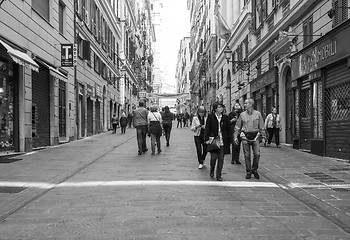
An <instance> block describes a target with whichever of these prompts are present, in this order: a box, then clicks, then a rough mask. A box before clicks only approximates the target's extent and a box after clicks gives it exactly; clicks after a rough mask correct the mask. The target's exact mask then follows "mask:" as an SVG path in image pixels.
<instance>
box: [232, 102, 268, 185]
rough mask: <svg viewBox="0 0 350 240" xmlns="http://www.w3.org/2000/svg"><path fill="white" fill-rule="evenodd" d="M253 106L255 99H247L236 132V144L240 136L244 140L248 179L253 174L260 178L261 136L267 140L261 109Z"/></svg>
mask: <svg viewBox="0 0 350 240" xmlns="http://www.w3.org/2000/svg"><path fill="white" fill-rule="evenodd" d="M253 106H254V100H253V99H247V100H245V102H244V107H245V109H246V111H244V112H242V113H241V114H240V115H239V118H238V120H237V123H236V126H235V133H234V141H235V144H237V145H238V144H239V140H238V137H240V138H241V140H242V145H243V152H244V159H245V165H246V172H247V175H246V179H250V178H251V176H252V174H253V175H254V177H255V178H256V179H259V174H258V168H259V159H260V146H259V143H260V141H259V137H263V141H265V140H264V139H265V125H264V120H263V117H262V115H261V113H260V112H259V111H256V110H254V108H253ZM251 151H253V164H252V162H251Z"/></svg>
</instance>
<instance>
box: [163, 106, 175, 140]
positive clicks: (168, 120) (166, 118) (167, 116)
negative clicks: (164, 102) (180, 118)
mask: <svg viewBox="0 0 350 240" xmlns="http://www.w3.org/2000/svg"><path fill="white" fill-rule="evenodd" d="M161 115H162V120H163V129H164V134H165V141H166V146H167V147H169V145H170V133H171V128H172V125H173V120H174V114H173V113H172V112H170V109H169V107H168V106H165V107H164V111H163V113H162V114H161Z"/></svg>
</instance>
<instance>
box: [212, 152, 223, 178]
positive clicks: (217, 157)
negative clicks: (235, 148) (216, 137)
mask: <svg viewBox="0 0 350 240" xmlns="http://www.w3.org/2000/svg"><path fill="white" fill-rule="evenodd" d="M224 156H225V155H224V146H221V147H220V150H219V151H212V152H210V175H211V176H214V170H215V165H216V160H217V162H218V165H217V167H216V178H218V177H221V172H222V168H223V166H224Z"/></svg>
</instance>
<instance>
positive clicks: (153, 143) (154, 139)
mask: <svg viewBox="0 0 350 240" xmlns="http://www.w3.org/2000/svg"><path fill="white" fill-rule="evenodd" d="M156 144H157V149H158V153H159V152H160V151H161V147H160V136H156V135H155V134H151V149H152V153H154V152H155V151H156Z"/></svg>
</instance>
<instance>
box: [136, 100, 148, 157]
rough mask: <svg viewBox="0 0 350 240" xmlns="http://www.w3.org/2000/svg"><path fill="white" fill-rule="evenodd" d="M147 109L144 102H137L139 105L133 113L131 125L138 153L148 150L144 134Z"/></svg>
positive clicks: (146, 125) (146, 126)
mask: <svg viewBox="0 0 350 240" xmlns="http://www.w3.org/2000/svg"><path fill="white" fill-rule="evenodd" d="M147 116H148V110H147V109H146V108H145V104H144V102H142V101H140V102H139V107H138V108H136V109H135V111H134V114H133V125H134V127H135V128H136V137H137V145H138V155H141V154H142V153H145V152H147V151H148V149H147V146H146V134H147V128H148V119H147Z"/></svg>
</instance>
